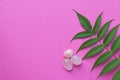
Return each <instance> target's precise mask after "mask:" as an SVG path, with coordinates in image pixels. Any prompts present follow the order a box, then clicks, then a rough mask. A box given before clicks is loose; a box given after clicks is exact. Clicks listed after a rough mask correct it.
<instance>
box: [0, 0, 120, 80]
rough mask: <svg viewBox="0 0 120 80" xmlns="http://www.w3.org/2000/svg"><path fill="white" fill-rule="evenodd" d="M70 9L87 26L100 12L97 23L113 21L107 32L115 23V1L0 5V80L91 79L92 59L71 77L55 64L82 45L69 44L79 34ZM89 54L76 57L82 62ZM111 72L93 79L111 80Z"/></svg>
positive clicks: (35, 0) (29, 0)
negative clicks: (79, 14)
mask: <svg viewBox="0 0 120 80" xmlns="http://www.w3.org/2000/svg"><path fill="white" fill-rule="evenodd" d="M72 9H75V10H77V11H78V12H80V13H82V14H84V15H85V16H86V17H87V18H89V19H90V21H91V23H92V25H93V23H94V22H95V19H96V17H97V15H98V14H99V13H100V12H102V11H104V15H103V20H102V24H103V23H105V22H106V21H107V20H109V19H112V18H115V19H116V20H115V21H114V22H113V23H112V25H111V27H110V28H112V27H113V25H115V24H118V23H120V0H73V1H70V0H0V80H96V77H97V75H98V73H99V71H100V70H101V69H102V68H103V66H100V67H97V68H96V69H95V70H94V71H93V72H91V73H90V69H91V67H92V64H93V63H94V61H95V60H96V57H94V58H91V59H87V60H85V61H83V64H82V65H81V66H79V67H74V69H73V71H71V72H68V71H66V70H64V68H63V67H62V65H61V62H62V60H63V51H64V50H66V49H68V48H72V49H73V50H74V51H76V50H77V48H78V47H79V46H80V44H81V43H82V42H83V41H85V39H82V40H76V41H74V42H73V43H71V44H69V41H70V39H71V38H72V37H73V35H75V34H76V33H77V32H79V31H83V29H82V27H81V26H80V25H79V22H78V19H77V17H76V15H75V13H74V12H73V11H72ZM119 33H120V31H119ZM89 49H90V48H87V49H84V50H82V51H80V52H79V54H78V55H80V56H81V57H83V56H84V54H85V53H86V52H87V51H88V50H89ZM97 57H98V56H97ZM104 65H105V64H104ZM116 70H117V69H116ZM114 73H115V72H111V73H109V74H106V75H104V76H102V77H100V78H99V79H98V80H111V77H112V76H113V74H114Z"/></svg>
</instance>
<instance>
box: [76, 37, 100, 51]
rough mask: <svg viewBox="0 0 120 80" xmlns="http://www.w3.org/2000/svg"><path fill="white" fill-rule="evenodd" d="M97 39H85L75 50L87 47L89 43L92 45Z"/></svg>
mask: <svg viewBox="0 0 120 80" xmlns="http://www.w3.org/2000/svg"><path fill="white" fill-rule="evenodd" d="M97 41H98V39H97V38H92V39H89V40H87V41H85V42H84V43H83V44H82V45H81V46H80V47H79V49H78V50H77V52H79V51H80V50H81V49H84V48H86V47H89V46H91V45H94V44H95V43H97Z"/></svg>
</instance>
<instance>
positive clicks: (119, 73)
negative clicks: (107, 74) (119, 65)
mask: <svg viewBox="0 0 120 80" xmlns="http://www.w3.org/2000/svg"><path fill="white" fill-rule="evenodd" d="M112 80H120V70H118V71H117V72H116V74H115V75H114V77H113V79H112Z"/></svg>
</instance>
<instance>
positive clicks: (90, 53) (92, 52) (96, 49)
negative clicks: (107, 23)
mask: <svg viewBox="0 0 120 80" xmlns="http://www.w3.org/2000/svg"><path fill="white" fill-rule="evenodd" d="M103 49H104V46H103V45H98V46H95V47H94V48H92V49H91V50H90V51H88V53H87V54H86V55H85V56H84V58H83V59H86V58H90V57H93V56H95V55H97V54H98V53H100V52H101V51H102V50H103Z"/></svg>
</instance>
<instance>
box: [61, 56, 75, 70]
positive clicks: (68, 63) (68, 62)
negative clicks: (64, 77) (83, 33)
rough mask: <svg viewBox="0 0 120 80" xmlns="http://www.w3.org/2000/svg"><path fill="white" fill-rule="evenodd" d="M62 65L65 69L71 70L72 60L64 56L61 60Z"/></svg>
mask: <svg viewBox="0 0 120 80" xmlns="http://www.w3.org/2000/svg"><path fill="white" fill-rule="evenodd" d="M62 64H63V67H64V68H65V69H66V70H72V68H73V64H72V62H71V60H70V59H68V58H65V59H64V60H63V63H62Z"/></svg>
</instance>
